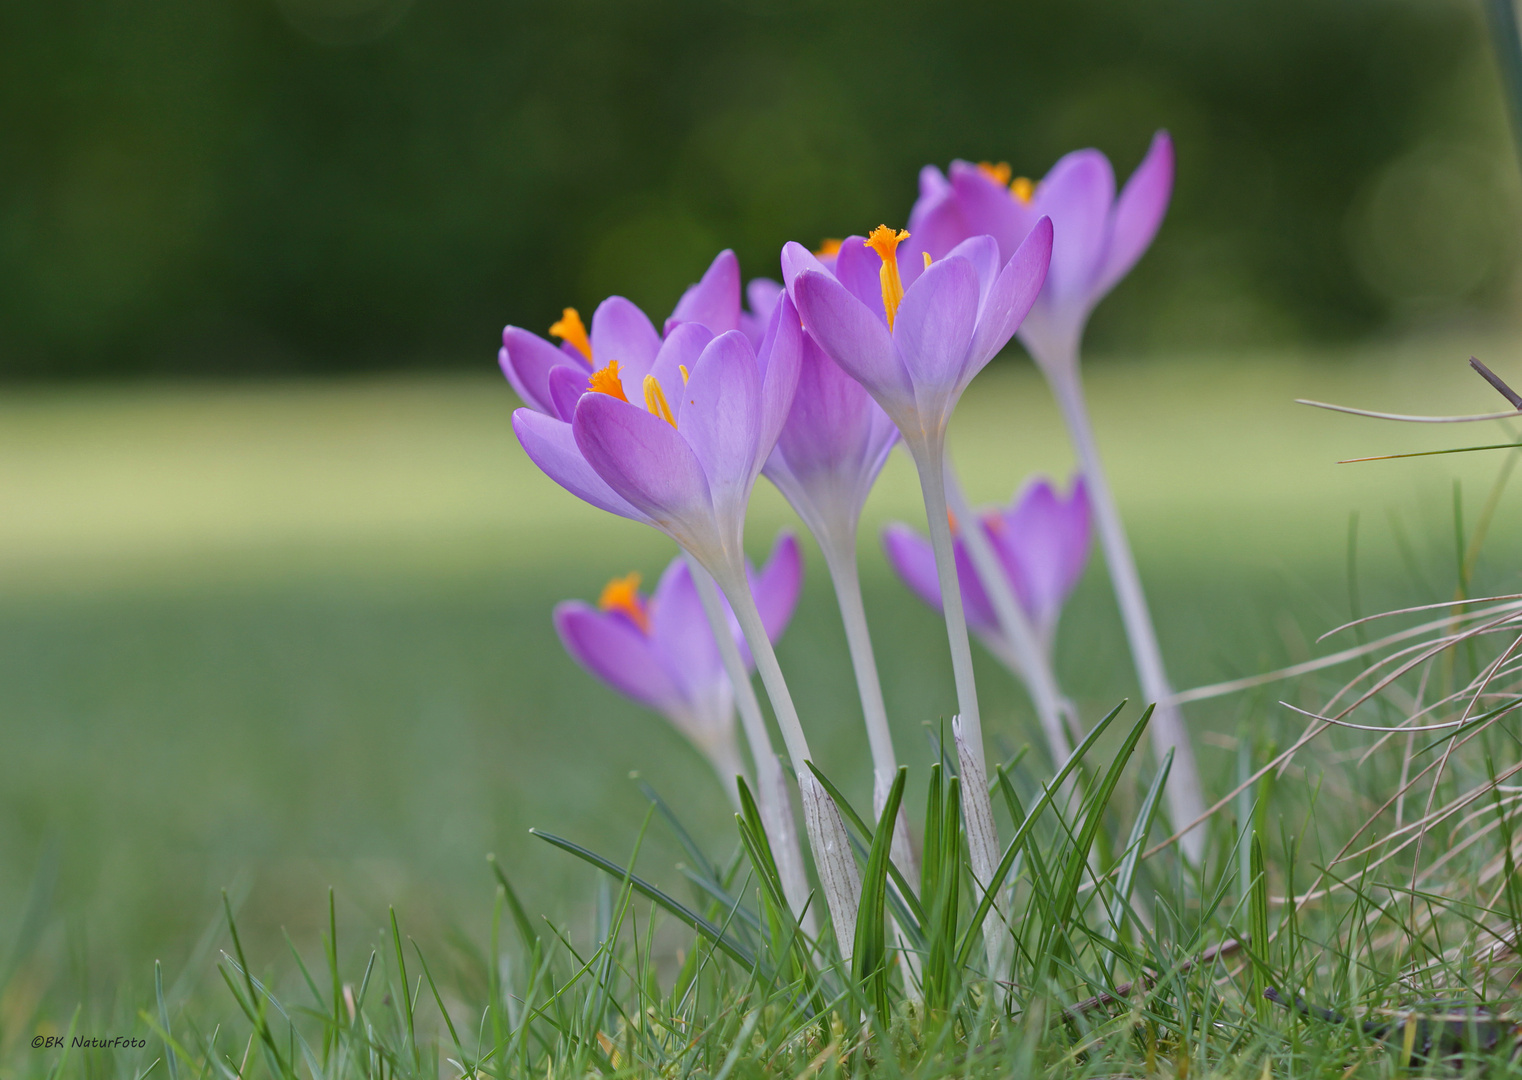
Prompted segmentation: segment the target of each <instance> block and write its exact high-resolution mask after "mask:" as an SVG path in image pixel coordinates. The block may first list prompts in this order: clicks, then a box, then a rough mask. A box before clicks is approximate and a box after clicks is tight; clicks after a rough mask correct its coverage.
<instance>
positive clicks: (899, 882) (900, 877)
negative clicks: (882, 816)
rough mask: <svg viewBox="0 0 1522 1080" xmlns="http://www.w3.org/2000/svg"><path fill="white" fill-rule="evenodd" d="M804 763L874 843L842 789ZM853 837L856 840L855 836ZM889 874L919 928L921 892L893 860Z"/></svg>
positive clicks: (841, 810)
mask: <svg viewBox="0 0 1522 1080" xmlns="http://www.w3.org/2000/svg"><path fill="white" fill-rule="evenodd" d="M804 764H805V765H807V766H808V767H809V771H810V772H811V773H813V774H814V776H815V778H816V779H817V780H818V781H819V783H820V784H821V785H823V787H824V789H825V791H826V792H828V793H829V796H830V798H832V799H834V800H835V805H836V806H838V807H840V812H841V813H842V814H844V815H845V816H846V818H847V819H848V820H850V821H851V822H852V823H853V824H854V825H855V826H856V828H857V830H858V831H859V832H860V833H861V836H862V838H863V839H865V840H866V842H867V843H869V844H870V843H872V842H873V840H874V838H875V836H876V834H875V832H874V831H873V830H872V829H870V828H868V827H867V825H866V823H865V822H863V821H862V819H861V815H860V814H858V813H857V812H856V811H855V810H854V809H853V808H852V807H851V804H850V803H849V802H848V801H846V797H845V796H844V795H842V794H841V793H840V789H839V788H837V787H836V786H835V785H834V784H832V783H831V782H830V778H829V777H827V776H825V775H824V773H822V772H820V771H819V769H818V767H817V766H815V764H814V763H813V762H812V761H805V762H804ZM852 839H853V840H854V839H855V837H853V838H852ZM888 875H889V876H890V877H891V878H892V879H893V884H894V885H896V886H898V893H899V898H900V899H901V900H902V901H903V903H904V906H905V907H907V908H908V909H909V914H910V915H912V916H913V922H914V923H915V926H916V928H918V926H919V925H920V924H923V923H924V921H925V909H924V906H923V903H922V902H921V900H920V898H919V894H918V893H917V892H916V891H915V889H914V887H913V886H912V885H910V884H909V879H908V878H906V877H904V872H903V871H902V870H900V869H899V868H898V867H897V866H896V865H894V863H893V862H892V861H891V860H890V861H889V862H888ZM899 921H900V923H901V924H902V923H903V921H904V920H903V919H900V920H899Z"/></svg>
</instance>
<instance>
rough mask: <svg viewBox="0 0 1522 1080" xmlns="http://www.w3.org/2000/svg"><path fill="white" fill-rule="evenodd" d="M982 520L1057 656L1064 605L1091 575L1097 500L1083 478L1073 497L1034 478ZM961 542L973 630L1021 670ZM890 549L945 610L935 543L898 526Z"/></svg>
mask: <svg viewBox="0 0 1522 1080" xmlns="http://www.w3.org/2000/svg"><path fill="white" fill-rule="evenodd" d="M979 519H980V521H981V523H982V525H983V528H984V531H985V532H986V534H987V535H988V537H989V539H990V541H991V542H992V545H993V549H994V552H995V553H996V554H997V555H998V557H999V563H1000V566H1001V568H1002V569H1003V571H1004V574H1005V577H1006V578H1007V580H1008V581H1009V584H1010V587H1011V588H1012V589H1013V590H1014V594H1015V598H1016V600H1017V601H1018V602H1019V604H1020V608H1021V610H1022V611H1024V613H1025V615H1026V618H1028V619H1029V620H1030V622H1031V625H1032V626H1033V627H1034V628H1035V630H1036V633H1037V636H1038V637H1039V638H1040V641H1041V644H1042V646H1043V647H1044V648H1045V649H1046V650H1047V651H1048V652H1050V649H1051V646H1052V639H1053V636H1054V635H1055V634H1056V631H1057V619H1058V616H1059V615H1061V613H1062V605H1063V604H1064V603H1065V602H1066V600H1067V598H1068V596H1069V594H1071V593H1072V591H1073V589H1074V587H1075V586H1077V584H1078V580H1079V578H1081V577H1082V576H1083V569H1084V566H1085V564H1086V563H1087V562H1088V557H1089V542H1090V513H1089V499H1088V492H1087V490H1086V489H1085V487H1084V482H1083V478H1082V477H1076V478H1075V479H1074V480H1073V489H1072V493H1071V494H1069V495H1068V496H1067V497H1066V498H1064V497H1063V495H1062V494H1061V493H1060V492H1059V491H1058V490H1057V489H1056V488H1054V487H1053V486H1052V484H1051V483H1050V482H1049V481H1047V480H1046V479H1045V478H1041V479H1037V480H1034V481H1031V482H1030V483H1028V484H1027V485H1026V486H1025V488H1024V490H1023V491H1022V492H1021V493H1020V494H1019V495H1017V496H1016V498H1015V499H1014V501H1013V502H1012V503H1011V504H1010V505H1009V506H1007V507H1000V508H998V509H995V510H993V511H992V512H990V513H987V514H982V515H979ZM955 545H956V558H957V579H958V581H960V582H961V586H962V603H963V606H964V607H965V608H966V611H967V625H968V626H969V627H970V628H971V629H972V630H974V631H975V632H976V633H977V634H978V636H979V637H981V638H982V639H983V641H984V642H985V643H986V644H987V645H988V647H989V650H990V651H991V652H993V653H994V654H995V655H996V656H998V657H999V658H1000V659H1002V660H1004V662H1005V663H1006V664H1007V665H1009V666H1010V667H1012V668H1014V669H1015V670H1017V671H1018V670H1019V665H1018V663H1017V662H1016V661H1015V659H1014V658H1015V656H1016V652H1015V650H1014V648H1013V647H1012V645H1011V644H1010V643H1009V642H1008V641H1007V640H1006V639H1005V637H1004V634H1003V630H1002V628H1001V627H1000V625H999V620H998V617H997V616H996V615H995V613H994V608H993V604H992V603H991V602H990V601H989V598H988V594H987V593H986V592H985V591H984V589H983V585H982V583H981V582H980V581H979V579H978V575H977V574H976V572H974V570H973V566H972V561H971V559H970V558H969V557H968V554H967V548H966V544H965V543H964V541H963V539H962V537H961V536H960V535H958V536H957V537H956V540H955ZM883 550H884V551H885V552H886V553H887V556H888V562H889V563H890V564H891V565H892V567H893V569H894V571H895V572H896V573H897V574H898V576H899V577H900V578H901V579H902V580H903V582H904V584H905V585H907V586H909V588H910V589H911V590H912V591H913V592H914V594H915V595H916V596H918V597H919V598H920V599H921V600H923V601H924V602H925V603H927V604H929V605H930V606H931V607H933V608H935V609H936V610H940V607H941V590H940V586H939V584H938V582H937V578H936V571H935V553H934V551H932V550H931V547H930V541H928V540H926V539H924V538H923V537H921V536H920V535H919V534H918V533H916V532H915V531H914V530H913V529H911V528H909V526H907V525H903V524H899V523H897V522H895V523H893V524H890V525H888V526H887V527H886V528H885V529H884V530H883Z"/></svg>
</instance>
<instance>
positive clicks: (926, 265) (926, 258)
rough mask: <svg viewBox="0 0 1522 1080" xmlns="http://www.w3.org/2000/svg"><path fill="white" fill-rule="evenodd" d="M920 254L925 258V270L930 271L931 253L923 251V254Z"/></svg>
mask: <svg viewBox="0 0 1522 1080" xmlns="http://www.w3.org/2000/svg"><path fill="white" fill-rule="evenodd" d="M920 254H921V255H923V256H925V269H926V270H929V269H930V252H928V251H922V252H920Z"/></svg>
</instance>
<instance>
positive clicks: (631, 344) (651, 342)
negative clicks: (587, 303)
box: [589, 296, 661, 401]
mask: <svg viewBox="0 0 1522 1080" xmlns="http://www.w3.org/2000/svg"><path fill="white" fill-rule="evenodd" d="M589 336H590V338H591V341H592V363H593V364H595V365H596V366H597V367H599V368H605V367H607V366H608V362H609V361H610V360H617V361H618V373H619V375H620V376H622V377H623V383H624V393H625V394H628V395H629V400H630V401H639V400H643V398H642V392H641V390H640V382H641V381H642V380H643V379H644V377H645V376H646V375H648V374H649V373H650V366H651V365H652V364H654V363H655V354H656V353H657V352H659V351H660V347H661V336H660V335H659V334H657V333H656V332H655V327H654V326H653V325H652V324H651V322H650V318H649V316H647V315H646V314H645V313H644V312H643V311H641V310H640V309H639V308H638V307H636V306H635V305H634V304H633V303H632V302H631V301H628V300H625V299H624V298H623V297H622V296H610V297H608V298H607V299H606V300H604V301H603V302H602V303H600V304H598V305H597V310H596V311H594V312H593V313H592V330H591V333H590V335H589Z"/></svg>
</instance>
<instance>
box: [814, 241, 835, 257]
mask: <svg viewBox="0 0 1522 1080" xmlns="http://www.w3.org/2000/svg"><path fill="white" fill-rule="evenodd" d="M839 254H840V241H839V240H837V239H835V238H834V237H833V236H827V237H825V238H824V239H823V240H821V241H819V250H817V251H815V252H814V257H815V258H818V259H828V258H829V257H830V256H831V255H839Z"/></svg>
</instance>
